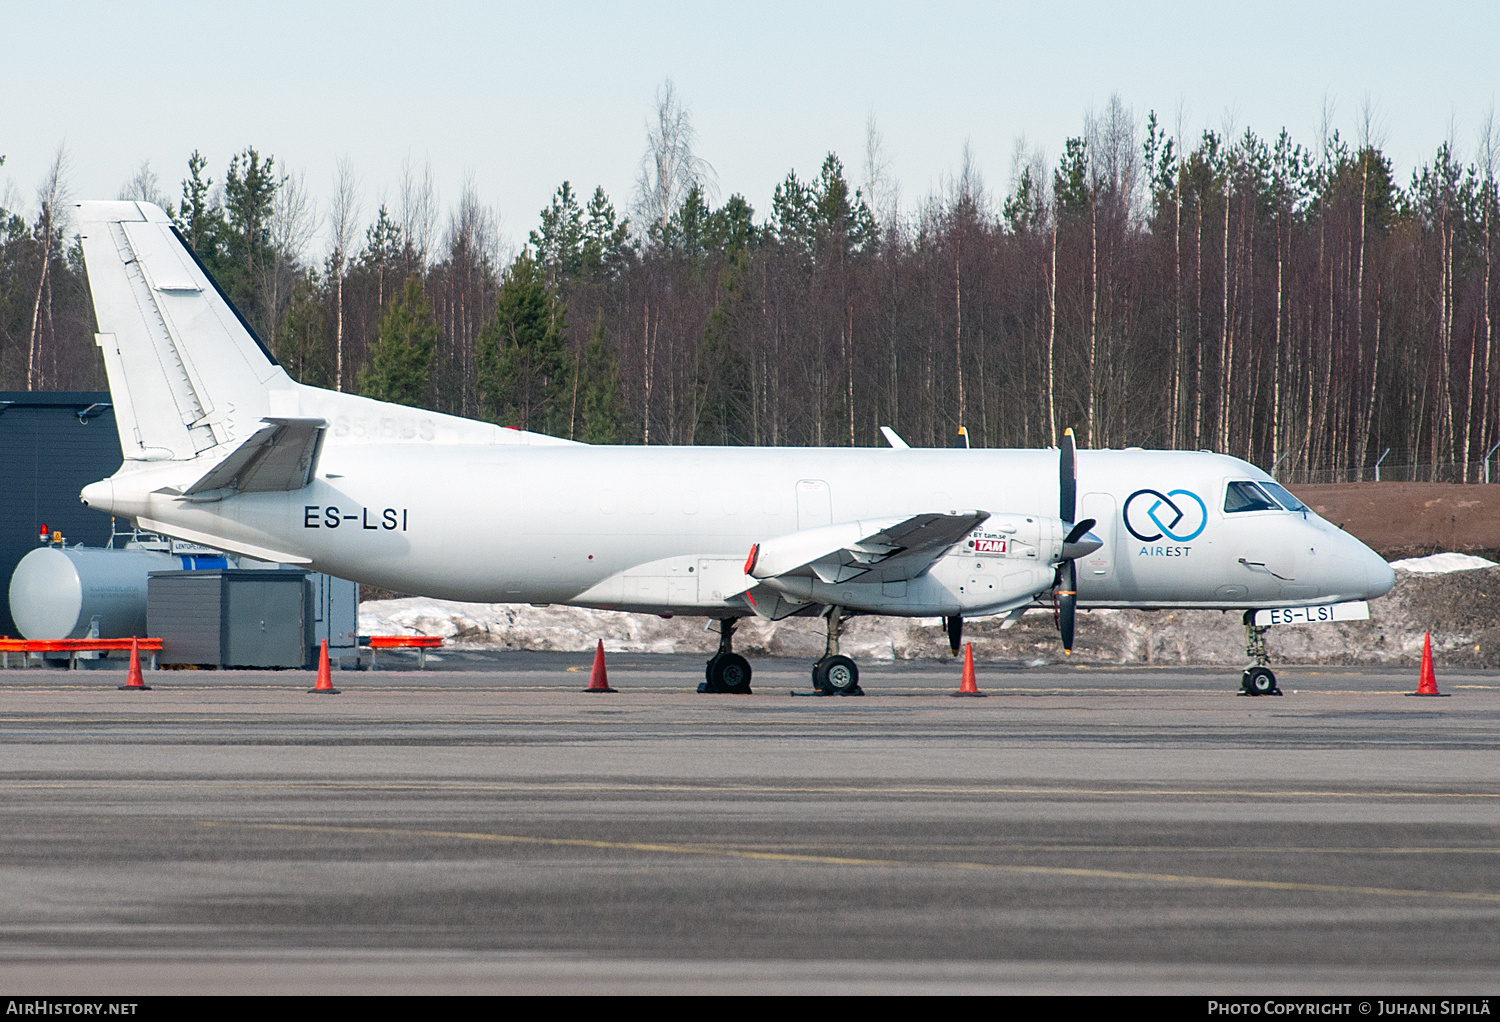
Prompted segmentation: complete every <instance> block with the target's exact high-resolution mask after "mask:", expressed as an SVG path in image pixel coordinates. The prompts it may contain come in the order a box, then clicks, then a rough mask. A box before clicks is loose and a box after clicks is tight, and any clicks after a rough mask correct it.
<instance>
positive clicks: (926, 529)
mask: <svg viewBox="0 0 1500 1022" xmlns="http://www.w3.org/2000/svg"><path fill="white" fill-rule="evenodd" d="M989 516H990V513H989V512H988V511H947V512H928V513H926V514H919V515H910V516H907V517H900V518H896V517H893V518H876V519H869V520H866V521H858V522H840V523H838V524H837V525H825V526H822V527H820V528H816V529H804V530H802V531H801V532H793V533H791V534H789V535H786V536H779V537H777V538H776V539H772V540H767V541H766V542H764V543H760V544H758V545H757V546H756V547H755V548H754V549H752V550H751V552H750V557H749V559H748V561H747V562H746V563H747V568H748V570H747V572H746V574H748V575H749V576H750V577H752V578H755V579H758V580H764V579H769V578H778V577H781V576H787V575H791V576H802V577H815V578H817V579H819V580H820V581H823V582H827V583H830V584H837V583H839V582H850V581H853V580H854V579H856V578H858V579H862V581H866V582H895V581H898V580H903V579H913V578H916V577H917V576H919V575H921V574H922V573H923V572H925V571H927V569H929V568H931V567H932V565H933V564H934V563H936V561H937V560H938V558H940V557H942V556H943V555H944V554H946V553H947V552H948V551H949V550H950V549H951V548H952V547H953V544H955V543H957V542H958V541H959V540H961V539H963V538H964V537H965V536H967V535H968V534H969V533H970V532H972V531H973V530H974V529H975V528H976V527H977V526H978V525H979V524H980V523H981V522H983V521H984V520H985V519H987V518H989Z"/></svg>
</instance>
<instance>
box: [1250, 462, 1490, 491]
mask: <svg viewBox="0 0 1500 1022" xmlns="http://www.w3.org/2000/svg"><path fill="white" fill-rule="evenodd" d="M1271 474H1272V475H1273V476H1275V478H1276V480H1277V481H1278V482H1281V483H1285V484H1288V485H1292V486H1295V485H1298V484H1304V485H1305V484H1309V483H1314V484H1315V483H1370V482H1382V483H1490V482H1495V483H1500V466H1496V465H1495V464H1494V463H1493V462H1492V461H1471V462H1468V463H1467V464H1465V463H1464V462H1461V461H1440V462H1438V463H1437V464H1435V465H1434V464H1433V463H1432V462H1430V461H1429V462H1423V463H1411V464H1396V465H1393V464H1391V463H1390V462H1389V461H1387V462H1385V463H1384V464H1382V465H1380V466H1378V467H1377V466H1374V465H1364V466H1359V467H1355V468H1311V469H1293V470H1291V471H1285V470H1282V471H1276V472H1272V473H1271Z"/></svg>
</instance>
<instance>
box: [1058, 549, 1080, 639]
mask: <svg viewBox="0 0 1500 1022" xmlns="http://www.w3.org/2000/svg"><path fill="white" fill-rule="evenodd" d="M1061 575H1062V585H1061V586H1060V587H1059V588H1058V590H1057V627H1058V631H1060V632H1062V647H1063V652H1064V653H1072V652H1073V622H1074V620H1075V618H1076V617H1077V613H1078V567H1077V565H1075V564H1074V563H1073V562H1072V561H1067V562H1065V563H1064V564H1063V565H1062V571H1061Z"/></svg>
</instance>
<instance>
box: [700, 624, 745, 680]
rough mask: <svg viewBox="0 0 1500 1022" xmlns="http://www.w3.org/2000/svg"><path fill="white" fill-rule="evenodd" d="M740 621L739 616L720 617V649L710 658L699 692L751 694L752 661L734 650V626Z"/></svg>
mask: <svg viewBox="0 0 1500 1022" xmlns="http://www.w3.org/2000/svg"><path fill="white" fill-rule="evenodd" d="M738 621H739V618H737V617H725V618H720V619H719V651H718V652H717V653H715V654H714V655H713V656H712V657H711V658H709V661H708V666H707V667H706V668H705V669H704V672H703V673H704V675H705V680H704V682H703V684H702V685H699V686H698V691H699V692H725V693H729V694H731V695H740V696H747V695H749V694H750V661H748V660H746V659H745V658H744V657H742V656H740V655H739V654H738V653H736V652H735V651H734V626H735V624H736V623H738Z"/></svg>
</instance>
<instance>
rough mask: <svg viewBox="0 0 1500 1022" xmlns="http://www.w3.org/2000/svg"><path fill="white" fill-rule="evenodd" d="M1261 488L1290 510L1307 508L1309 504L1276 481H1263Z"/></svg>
mask: <svg viewBox="0 0 1500 1022" xmlns="http://www.w3.org/2000/svg"><path fill="white" fill-rule="evenodd" d="M1260 488H1261V489H1263V490H1265V491H1266V492H1267V493H1269V494H1270V495H1271V496H1273V497H1275V498H1276V499H1277V500H1278V501H1279V502H1280V503H1281V506H1282V507H1284V508H1286V509H1287V510H1288V511H1306V510H1307V505H1306V504H1304V503H1302V501H1300V500H1298V499H1297V498H1296V497H1294V496H1292V495H1291V493H1290V492H1288V491H1287V488H1286V487H1285V486H1278V485H1277V484H1276V483H1261V484H1260Z"/></svg>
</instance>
